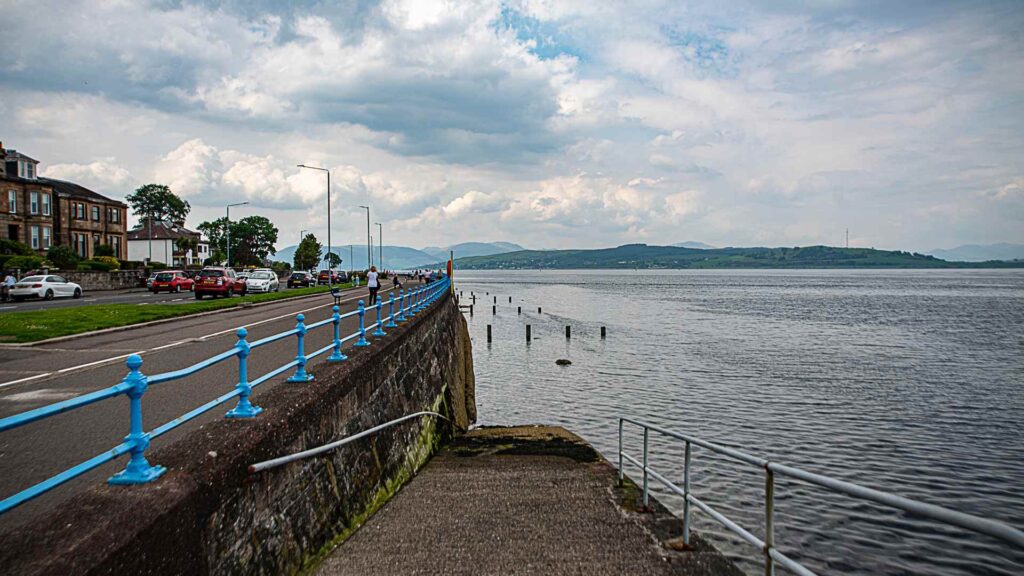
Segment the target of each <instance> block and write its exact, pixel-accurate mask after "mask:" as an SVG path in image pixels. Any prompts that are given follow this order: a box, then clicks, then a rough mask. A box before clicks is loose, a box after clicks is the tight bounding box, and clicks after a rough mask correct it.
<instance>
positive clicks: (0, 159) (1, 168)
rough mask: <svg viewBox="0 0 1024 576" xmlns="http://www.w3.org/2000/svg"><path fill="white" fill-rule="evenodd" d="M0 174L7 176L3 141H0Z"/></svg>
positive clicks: (5, 152) (5, 151)
mask: <svg viewBox="0 0 1024 576" xmlns="http://www.w3.org/2000/svg"><path fill="white" fill-rule="evenodd" d="M0 176H7V150H5V149H4V143H3V142H0Z"/></svg>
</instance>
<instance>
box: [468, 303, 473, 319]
mask: <svg viewBox="0 0 1024 576" xmlns="http://www.w3.org/2000/svg"><path fill="white" fill-rule="evenodd" d="M469 315H470V316H472V315H473V305H472V304H470V305H469Z"/></svg>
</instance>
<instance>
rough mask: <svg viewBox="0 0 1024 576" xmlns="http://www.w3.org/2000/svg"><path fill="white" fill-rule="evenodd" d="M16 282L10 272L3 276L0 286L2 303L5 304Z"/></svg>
mask: <svg viewBox="0 0 1024 576" xmlns="http://www.w3.org/2000/svg"><path fill="white" fill-rule="evenodd" d="M17 282H18V281H17V280H16V279H15V278H14V274H12V273H11V272H8V273H7V275H6V276H4V282H3V284H2V285H0V291H2V292H3V301H4V302H7V299H8V298H10V295H11V289H12V288H14V285H15V284H17Z"/></svg>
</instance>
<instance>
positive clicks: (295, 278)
mask: <svg viewBox="0 0 1024 576" xmlns="http://www.w3.org/2000/svg"><path fill="white" fill-rule="evenodd" d="M315 285H316V278H314V277H313V275H312V274H310V273H309V272H292V275H291V276H289V277H288V287H289V288H299V287H303V288H306V287H309V286H315Z"/></svg>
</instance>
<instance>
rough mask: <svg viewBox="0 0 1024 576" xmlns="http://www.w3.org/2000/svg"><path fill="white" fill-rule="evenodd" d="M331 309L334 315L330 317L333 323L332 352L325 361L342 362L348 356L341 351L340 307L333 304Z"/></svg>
mask: <svg viewBox="0 0 1024 576" xmlns="http://www.w3.org/2000/svg"><path fill="white" fill-rule="evenodd" d="M331 310H333V311H334V317H333V318H332V319H331V322H332V323H333V324H334V352H332V353H331V355H330V357H329V358H327V361H328V362H344V361H345V360H348V356H345V355H344V354H342V353H341V314H339V312H340V311H341V307H339V306H335V307H333V308H331Z"/></svg>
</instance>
